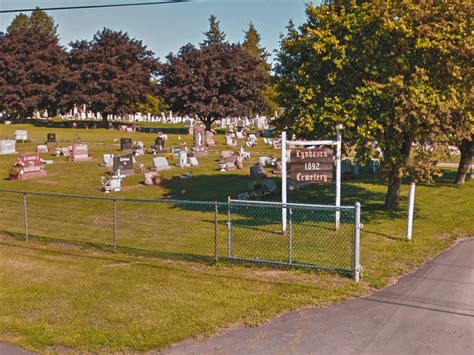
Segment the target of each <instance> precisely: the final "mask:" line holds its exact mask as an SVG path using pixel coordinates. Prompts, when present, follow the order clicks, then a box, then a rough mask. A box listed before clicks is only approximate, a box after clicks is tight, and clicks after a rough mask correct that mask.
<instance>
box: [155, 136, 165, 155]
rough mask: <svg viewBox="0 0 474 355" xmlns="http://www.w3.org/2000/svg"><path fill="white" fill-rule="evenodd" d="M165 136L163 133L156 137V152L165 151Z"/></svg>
mask: <svg viewBox="0 0 474 355" xmlns="http://www.w3.org/2000/svg"><path fill="white" fill-rule="evenodd" d="M165 141H166V139H165V137H163V136H162V135H159V136H158V137H156V139H155V152H156V153H165V152H166V151H165Z"/></svg>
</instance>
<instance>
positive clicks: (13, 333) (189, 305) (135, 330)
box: [0, 239, 365, 351]
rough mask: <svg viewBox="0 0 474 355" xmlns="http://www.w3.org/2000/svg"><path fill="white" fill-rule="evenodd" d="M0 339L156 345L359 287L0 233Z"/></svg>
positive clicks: (37, 345) (89, 346) (45, 347)
mask: <svg viewBox="0 0 474 355" xmlns="http://www.w3.org/2000/svg"><path fill="white" fill-rule="evenodd" d="M0 268H1V270H2V272H1V273H0V290H1V291H0V309H2V312H1V314H0V334H2V335H1V336H0V339H1V340H3V341H14V342H15V343H16V344H17V345H20V346H23V347H26V348H28V349H31V350H37V351H54V350H55V349H59V347H66V348H68V349H74V350H76V351H101V350H102V351H132V350H133V351H146V350H152V349H161V348H163V347H165V346H167V345H169V344H171V343H173V342H177V341H180V340H183V339H186V338H188V337H192V336H196V335H198V334H207V333H212V332H215V331H216V330H218V329H219V328H220V327H223V326H226V325H229V324H232V323H236V322H243V323H246V324H249V325H253V324H257V323H259V322H261V321H263V320H265V319H267V318H268V317H270V316H272V315H274V314H276V313H279V312H282V311H286V310H291V309H295V308H298V307H301V306H306V305H314V306H323V305H327V304H329V303H330V302H332V301H336V300H341V299H346V298H348V297H353V296H357V295H360V294H362V293H363V292H365V288H364V287H363V286H362V285H360V284H359V285H358V284H356V283H354V282H353V281H351V280H349V279H347V278H342V277H337V276H335V275H322V274H319V275H318V274H314V273H303V272H297V271H293V272H289V271H286V272H285V271H273V270H268V269H253V268H242V267H226V266H222V265H221V266H219V267H217V268H216V267H214V266H205V265H202V264H193V263H169V262H165V261H160V260H159V259H145V258H137V257H133V258H132V257H128V256H124V255H111V254H108V253H99V252H92V251H90V250H88V251H82V250H69V251H66V250H61V249H52V248H51V246H49V247H48V248H47V247H45V246H38V245H35V244H31V243H30V244H26V243H20V242H13V241H12V240H11V239H1V240H0Z"/></svg>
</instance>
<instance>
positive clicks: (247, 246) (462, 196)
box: [0, 125, 474, 351]
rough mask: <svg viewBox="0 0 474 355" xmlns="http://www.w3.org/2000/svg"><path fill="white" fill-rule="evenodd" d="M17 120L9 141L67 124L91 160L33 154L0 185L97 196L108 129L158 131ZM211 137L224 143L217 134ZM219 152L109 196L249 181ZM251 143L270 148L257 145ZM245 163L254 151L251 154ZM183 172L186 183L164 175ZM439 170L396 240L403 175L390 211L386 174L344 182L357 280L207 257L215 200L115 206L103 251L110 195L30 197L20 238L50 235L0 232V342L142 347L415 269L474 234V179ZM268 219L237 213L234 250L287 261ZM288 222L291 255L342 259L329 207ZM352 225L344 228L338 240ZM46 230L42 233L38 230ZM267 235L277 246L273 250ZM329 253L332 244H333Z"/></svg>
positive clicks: (15, 212)
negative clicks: (26, 228)
mask: <svg viewBox="0 0 474 355" xmlns="http://www.w3.org/2000/svg"><path fill="white" fill-rule="evenodd" d="M164 128H169V127H164ZM16 129H27V130H28V132H29V133H30V135H31V137H32V138H33V142H31V143H26V144H19V145H17V148H18V149H19V150H20V151H32V150H34V147H35V146H36V145H37V144H40V143H41V140H44V139H45V138H46V133H47V132H56V134H57V138H58V139H59V140H62V141H64V142H66V141H73V140H74V137H75V136H76V135H77V134H78V135H79V136H80V138H81V140H82V141H87V142H93V143H91V144H90V151H91V153H92V154H94V156H96V157H97V158H96V159H95V160H92V161H89V162H81V163H70V162H67V161H65V160H64V159H61V158H56V157H51V156H50V155H48V154H45V155H43V157H44V158H48V159H53V160H55V163H54V164H53V165H49V166H47V170H48V176H47V177H45V178H41V179H38V180H27V181H9V180H6V179H0V189H17V190H25V191H43V192H60V193H72V194H83V195H96V196H104V194H103V193H102V192H101V191H100V176H101V175H103V174H104V173H106V172H107V170H106V169H105V168H102V167H100V166H99V163H100V160H101V159H100V157H101V155H102V154H103V153H111V152H112V153H114V152H115V153H119V152H118V145H117V143H116V142H114V139H118V138H120V137H127V136H128V137H132V138H133V139H134V140H142V141H144V142H145V145H149V144H151V143H152V142H153V139H154V137H155V135H154V134H145V133H134V134H130V133H122V132H118V131H108V130H103V129H89V130H85V129H58V128H54V129H52V128H49V127H46V128H45V127H34V126H32V125H12V126H0V137H2V136H3V137H11V136H12V135H13V132H14V131H15V130H16ZM217 140H218V141H219V142H220V143H223V138H222V137H221V136H219V137H218V138H217ZM170 141H171V142H167V147H170V146H171V145H175V144H177V143H179V142H182V141H186V142H187V143H188V145H191V137H190V136H187V135H184V134H183V135H181V141H178V137H177V135H176V134H170ZM104 143H106V144H105V145H104ZM222 149H227V148H225V147H224V146H223V145H222V144H221V145H219V146H217V147H215V148H213V149H212V151H211V154H210V156H209V157H208V158H202V159H200V163H201V165H200V166H199V167H198V168H193V169H183V170H181V169H179V168H173V169H172V170H171V171H167V172H164V173H163V174H162V175H163V177H164V182H163V184H162V185H161V186H153V187H150V186H144V185H143V184H141V182H142V181H143V178H142V176H140V175H136V176H131V177H127V178H126V179H125V180H124V188H123V191H122V192H121V193H119V194H116V195H114V196H118V197H131V198H146V199H155V198H163V197H165V196H167V195H172V196H173V197H175V198H179V199H190V200H210V201H214V200H217V201H225V200H226V199H227V196H228V195H231V196H235V195H236V194H237V193H239V192H242V191H246V190H247V188H248V185H249V184H250V183H251V182H252V180H251V179H250V178H249V177H248V172H249V171H248V168H247V167H248V164H247V167H246V169H244V170H242V171H236V172H232V173H220V172H218V171H217V160H218V151H219V150H222ZM252 151H254V152H261V153H262V154H271V153H272V151H271V149H270V148H269V147H268V146H263V144H260V145H259V146H258V147H256V148H255V149H253V150H252ZM273 153H277V152H273ZM151 159H152V156H151V155H146V156H144V157H140V158H139V160H140V162H142V163H143V164H145V165H146V166H147V167H150V166H151ZM14 160H15V156H13V155H7V156H0V176H1V171H4V173H3V176H4V177H6V175H7V168H8V166H9V165H10V164H11V163H12V162H13V161H14ZM256 160H257V155H256V154H255V155H254V157H253V161H256ZM190 170H192V172H193V178H192V179H190V180H182V179H179V178H174V177H176V176H178V175H181V174H182V173H185V172H187V171H190ZM444 173H445V174H444V176H443V177H442V178H440V179H438V180H437V181H436V183H435V184H433V185H426V184H419V185H418V186H417V192H416V209H415V212H416V214H415V224H414V239H413V240H412V241H410V242H407V241H405V240H404V234H405V228H406V208H407V192H408V187H407V185H406V184H405V185H403V187H402V204H401V210H400V211H395V212H387V211H384V210H383V199H384V194H385V190H386V187H385V183H384V181H383V180H381V179H379V178H373V179H359V180H354V181H351V182H344V183H343V187H342V203H343V205H353V204H354V203H355V202H356V201H360V202H361V203H362V223H363V224H364V229H363V231H362V237H361V238H362V240H361V242H362V245H361V263H362V265H363V267H364V269H363V272H362V277H363V282H362V283H360V284H355V283H354V282H352V281H351V280H349V279H348V278H344V277H341V276H338V275H336V274H331V273H316V272H304V271H294V270H293V271H292V270H270V269H267V268H261V267H257V266H246V267H243V266H238V265H230V264H227V263H219V264H217V265H212V264H211V263H209V261H212V260H213V255H214V244H213V243H214V233H213V232H214V231H213V228H214V210H213V206H204V205H202V206H199V205H198V206H196V207H190V206H188V205H183V204H179V203H178V204H176V203H173V204H160V205H156V204H155V205H153V204H149V205H146V206H145V205H143V206H142V205H137V204H134V203H132V202H119V203H118V209H117V211H118V216H117V217H118V221H119V224H118V234H117V238H118V242H119V245H120V246H122V248H119V253H116V254H113V253H108V252H105V251H101V250H99V249H97V248H102V249H104V250H110V249H111V245H112V236H111V234H110V227H111V223H112V219H111V216H112V206H111V204H110V201H100V200H87V201H86V200H76V199H67V198H62V199H51V198H48V197H42V196H29V197H28V207H29V209H33V211H34V214H30V215H29V219H30V220H29V222H30V225H31V228H30V235H31V237H32V239H33V240H34V239H35V238H36V239H37V240H38V241H40V242H41V241H46V242H48V244H46V245H43V244H42V243H33V242H30V243H24V242H19V241H16V240H15V239H14V238H7V237H3V238H2V239H1V240H0V244H1V247H0V267H1V268H2V271H3V272H2V273H1V274H0V290H1V291H0V309H2V312H0V313H1V314H0V339H2V340H4V341H9V342H13V343H16V344H18V345H21V346H24V347H27V348H29V349H32V350H36V351H55V349H58V348H55V347H57V346H64V347H66V348H71V349H74V350H78V351H100V350H111V351H127V350H128V351H132V350H136V351H144V350H151V349H160V348H163V347H165V346H167V345H169V344H171V343H173V342H176V341H179V340H182V339H186V338H188V337H192V336H196V335H199V334H207V333H212V332H215V331H217V330H219V329H220V328H221V327H225V326H227V325H229V324H233V323H236V322H237V323H239V322H243V323H245V324H249V325H253V324H258V323H260V322H262V321H264V320H265V319H267V318H269V317H271V316H273V315H275V314H278V313H280V312H283V311H287V310H291V309H296V308H298V307H302V306H306V305H315V306H322V305H326V304H329V303H330V302H332V301H337V300H341V299H346V298H348V297H353V296H357V295H361V294H365V293H366V292H368V291H369V290H370V288H380V287H383V286H385V285H386V284H387V282H388V281H389V280H390V278H392V277H396V276H399V275H401V274H403V273H406V272H409V271H410V270H413V269H414V268H416V267H418V266H419V265H421V264H422V263H424V262H425V261H426V260H428V259H429V258H431V257H432V256H433V255H435V254H437V253H439V252H441V251H442V250H444V249H446V248H447V247H449V246H450V245H451V244H452V243H453V241H454V240H455V239H456V238H457V237H459V236H472V235H474V226H473V223H472V220H473V215H474V212H473V211H474V199H473V198H472V196H474V194H473V192H474V183H473V182H472V181H470V182H468V183H466V185H464V186H456V185H453V184H452V183H451V181H452V179H453V176H454V171H453V170H449V169H446V170H444ZM182 189H185V190H186V193H185V194H184V195H181V194H180V193H179V191H180V190H182ZM333 193H334V185H331V184H330V185H321V186H313V187H311V188H308V189H305V190H299V191H296V192H292V193H290V194H289V201H291V202H306V203H333V198H334V195H333ZM275 198H276V199H277V198H278V196H276V197H275ZM0 201H1V204H0V212H1V214H0V230H2V231H3V233H0V234H3V235H7V236H8V235H12V236H15V235H16V236H19V237H21V236H22V235H23V215H22V212H21V204H22V200H21V195H12V194H1V193H0ZM276 212H278V211H277V210H276ZM58 216H60V218H58ZM104 216H106V217H104ZM278 218H279V213H276V214H275V213H273V212H271V211H269V210H261V209H259V210H239V211H235V220H234V226H235V230H234V235H235V240H236V241H237V243H238V244H236V245H234V252H235V253H236V254H238V255H239V256H242V257H254V256H255V254H252V253H254V252H255V250H256V247H258V248H257V249H258V251H259V254H260V255H264V256H268V257H273V258H275V259H277V260H285V259H286V258H287V256H288V254H287V251H286V249H284V247H285V246H286V245H287V239H286V238H287V236H281V235H278V233H277V232H279V223H278ZM294 218H295V235H299V236H301V237H300V238H298V239H297V240H295V244H294V246H295V249H294V256H295V258H296V259H298V260H300V261H301V262H304V261H307V262H311V261H312V260H314V259H312V258H316V259H317V261H318V262H320V263H326V264H328V265H331V263H334V262H335V261H337V263H338V264H347V263H350V260H349V259H347V256H348V255H349V254H348V252H347V248H348V247H349V248H350V244H345V243H347V242H348V239H347V238H345V239H344V238H342V239H338V238H339V237H340V235H339V236H338V235H336V234H335V233H334V231H333V229H332V217H331V216H329V215H328V216H323V215H321V214H319V215H318V216H312V217H311V218H310V217H308V216H307V215H298V214H297V213H296V212H295V216H294ZM123 221H128V222H127V223H124V222H123ZM225 221H226V211H225V209H224V211H222V210H220V211H219V214H218V222H219V224H218V252H219V255H225V254H226V251H227V245H226V227H225ZM271 232H273V233H271ZM349 232H350V231H349ZM349 232H346V234H344V235H347V236H349V235H350V233H349ZM275 235H277V237H275ZM48 236H49V237H50V238H49V239H45V238H44V237H48ZM51 237H52V238H51ZM315 237H316V238H315ZM63 241H67V244H63ZM71 241H75V242H77V243H76V245H79V246H80V247H82V246H87V245H88V243H89V244H90V245H91V246H95V247H96V249H90V248H79V247H77V246H76V247H74V246H71ZM277 244H278V245H279V246H280V247H281V248H279V249H277V248H275V247H274V246H275V245H277ZM336 246H337V248H335V247H336ZM132 248H134V249H140V250H141V251H146V252H148V253H149V254H150V255H155V256H159V257H160V258H149V257H143V256H131V255H128V254H123V253H122V252H127V253H129V252H130V251H133V250H131V249H132ZM338 250H339V251H340V254H337V253H336V254H332V253H333V252H334V251H338ZM134 251H137V250H134ZM192 255H200V256H203V257H207V258H204V261H207V262H204V263H203V262H200V263H195V262H193V261H190V260H194V259H195V258H193V257H190V256H192ZM332 255H334V257H332ZM183 259H184V260H187V261H186V262H184V261H183Z"/></svg>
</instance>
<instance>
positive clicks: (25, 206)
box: [23, 192, 29, 241]
mask: <svg viewBox="0 0 474 355" xmlns="http://www.w3.org/2000/svg"><path fill="white" fill-rule="evenodd" d="M23 222H24V225H25V240H26V241H28V239H29V236H28V206H27V204H26V192H24V193H23Z"/></svg>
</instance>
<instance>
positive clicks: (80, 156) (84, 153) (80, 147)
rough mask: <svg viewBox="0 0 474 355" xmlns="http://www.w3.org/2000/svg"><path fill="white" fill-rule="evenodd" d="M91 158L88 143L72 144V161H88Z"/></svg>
mask: <svg viewBox="0 0 474 355" xmlns="http://www.w3.org/2000/svg"><path fill="white" fill-rule="evenodd" d="M89 159H90V157H89V148H88V146H87V144H86V143H76V144H74V145H73V146H72V161H86V160H89Z"/></svg>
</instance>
